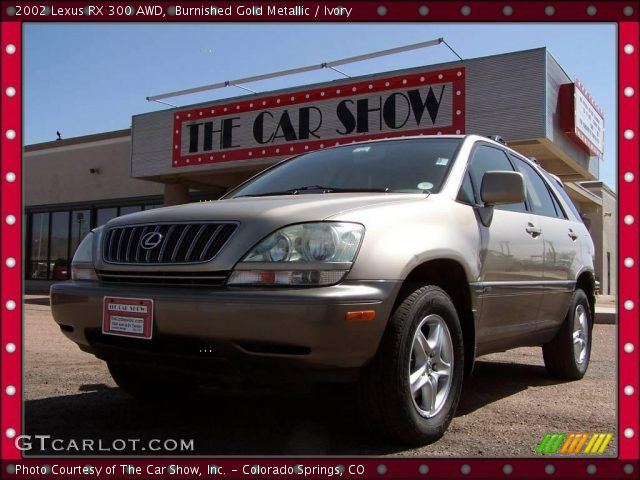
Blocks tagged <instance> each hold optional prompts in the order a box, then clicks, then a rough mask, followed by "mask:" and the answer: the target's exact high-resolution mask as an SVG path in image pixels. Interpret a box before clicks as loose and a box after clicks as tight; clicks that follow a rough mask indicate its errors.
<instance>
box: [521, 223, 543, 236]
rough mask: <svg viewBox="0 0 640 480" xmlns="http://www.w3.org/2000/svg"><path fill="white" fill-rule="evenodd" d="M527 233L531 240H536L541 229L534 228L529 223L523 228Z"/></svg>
mask: <svg viewBox="0 0 640 480" xmlns="http://www.w3.org/2000/svg"><path fill="white" fill-rule="evenodd" d="M525 230H526V231H527V233H528V234H529V235H531V236H532V237H533V238H536V237H537V236H538V235H540V234H541V233H542V229H541V228H540V227H536V226H535V225H534V224H533V223H531V222H529V223H528V224H527V226H526V228H525Z"/></svg>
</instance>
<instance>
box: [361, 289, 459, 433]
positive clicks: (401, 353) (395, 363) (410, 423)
mask: <svg viewBox="0 0 640 480" xmlns="http://www.w3.org/2000/svg"><path fill="white" fill-rule="evenodd" d="M463 375H464V347H463V340H462V330H461V327H460V321H459V319H458V314H457V312H456V309H455V307H454V305H453V303H452V302H451V299H450V298H449V296H448V295H447V294H446V293H445V292H444V291H443V290H442V289H440V288H438V287H435V286H423V287H420V288H417V289H416V290H414V291H413V292H411V293H409V294H408V295H406V296H405V297H404V300H403V301H402V302H401V303H400V304H399V305H398V307H397V308H396V310H395V311H394V313H393V315H392V317H391V319H390V320H389V325H388V326H387V330H386V332H385V335H384V338H383V339H382V343H381V345H380V348H379V350H378V353H377V354H376V357H375V358H374V360H373V362H372V363H371V365H370V366H369V367H368V368H367V370H366V371H365V372H364V374H363V377H362V378H361V380H360V383H359V398H360V405H361V407H362V410H363V413H364V420H365V422H366V423H368V424H369V425H371V426H372V427H373V428H374V429H376V430H378V431H380V432H381V433H383V434H384V435H385V436H388V437H391V438H393V439H395V440H397V441H400V442H402V443H407V444H413V445H421V444H426V443H431V442H433V441H435V440H437V439H438V438H440V437H441V436H442V435H443V434H444V432H445V430H446V429H447V427H448V426H449V424H450V423H451V420H452V418H453V415H454V413H455V410H456V408H457V406H458V401H459V399H460V392H461V389H462V379H463Z"/></svg>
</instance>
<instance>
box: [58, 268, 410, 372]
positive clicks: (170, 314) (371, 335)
mask: <svg viewBox="0 0 640 480" xmlns="http://www.w3.org/2000/svg"><path fill="white" fill-rule="evenodd" d="M399 288H400V282H396V281H351V282H343V283H341V284H339V285H334V286H330V287H320V288H304V289H302V288H301V289H276V288H270V289H267V288H240V287H234V288H229V287H220V288H197V289H195V288H188V287H166V286H164V287H163V286H137V285H136V286H134V285H129V286H126V287H125V286H123V285H107V284H103V283H99V282H83V281H67V282H63V283H57V284H54V285H52V287H51V310H52V313H53V317H54V319H55V321H56V322H57V323H58V324H59V325H60V328H61V330H62V331H63V333H64V334H65V335H66V336H67V337H69V338H70V339H71V340H73V341H74V342H75V343H77V344H78V345H79V346H80V348H81V349H82V350H84V351H87V352H90V353H93V354H94V355H96V356H98V357H99V358H103V359H105V360H111V361H123V362H129V363H136V364H145V365H147V366H150V367H157V368H160V369H163V370H172V371H175V372H176V373H178V374H180V375H194V376H198V377H202V376H207V375H209V374H211V375H213V376H216V377H217V376H224V375H230V376H238V375H239V376H247V377H252V376H256V377H264V373H267V374H268V375H269V376H271V377H273V376H274V375H273V373H274V371H277V372H279V373H280V375H278V377H280V376H289V375H288V374H292V375H291V376H294V377H295V376H297V375H296V374H302V376H308V375H311V374H312V373H314V372H315V373H320V372H324V373H326V374H327V375H328V379H331V377H332V372H334V373H335V374H336V379H338V377H339V376H340V375H339V373H338V372H340V371H342V372H347V371H357V369H359V368H360V367H362V366H364V365H366V364H367V363H368V362H369V361H370V360H371V359H372V358H373V356H374V355H375V353H376V351H377V349H378V345H379V343H380V340H381V338H382V335H383V333H384V329H385V327H386V324H387V319H388V318H389V315H390V313H391V309H392V307H393V303H394V300H395V298H396V295H397V293H398V290H399ZM105 296H115V297H131V298H150V299H153V301H154V319H153V337H152V339H150V340H144V339H137V338H123V337H117V336H113V335H104V334H103V333H102V328H101V327H102V311H103V298H104V297H105ZM353 310H375V312H376V316H375V319H374V320H372V321H368V322H348V321H346V319H345V314H346V312H348V311H353Z"/></svg>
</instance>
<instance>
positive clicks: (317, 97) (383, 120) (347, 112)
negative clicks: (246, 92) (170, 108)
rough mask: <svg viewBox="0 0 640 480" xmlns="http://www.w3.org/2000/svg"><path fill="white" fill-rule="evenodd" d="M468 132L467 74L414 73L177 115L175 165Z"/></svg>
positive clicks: (194, 109)
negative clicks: (395, 138) (466, 106)
mask: <svg viewBox="0 0 640 480" xmlns="http://www.w3.org/2000/svg"><path fill="white" fill-rule="evenodd" d="M459 133H465V69H464V68H454V69H450V70H440V71H422V72H420V71H419V72H416V71H412V72H410V73H407V74H404V75H396V76H392V77H390V76H385V77H375V78H369V79H367V80H361V81H358V82H355V83H338V82H335V83H331V84H324V85H322V86H313V87H305V88H303V89H298V90H289V91H286V92H281V93H277V94H270V95H268V96H259V95H253V96H250V97H243V98H240V99H238V100H237V101H233V102H229V101H226V102H224V103H223V102H216V103H215V104H211V105H199V106H197V107H190V109H189V110H182V111H180V110H178V111H175V112H174V117H173V156H172V158H173V162H172V164H173V166H174V167H184V166H194V165H199V164H207V163H219V162H227V161H234V160H251V159H266V158H273V157H286V156H289V155H295V154H298V153H303V152H305V151H310V150H316V149H321V148H326V147H330V146H334V145H342V144H345V143H351V142H355V141H361V140H370V139H380V138H391V137H398V136H406V135H420V134H423V135H437V134H459Z"/></svg>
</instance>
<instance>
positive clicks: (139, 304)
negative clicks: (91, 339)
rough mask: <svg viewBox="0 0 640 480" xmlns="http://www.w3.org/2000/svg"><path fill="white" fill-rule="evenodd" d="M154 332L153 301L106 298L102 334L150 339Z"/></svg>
mask: <svg viewBox="0 0 640 480" xmlns="http://www.w3.org/2000/svg"><path fill="white" fill-rule="evenodd" d="M152 332H153V300H152V299H147V298H119V297H104V301H103V310H102V333H104V334H107V335H119V336H121V337H136V338H145V339H150V338H151V335H152Z"/></svg>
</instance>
